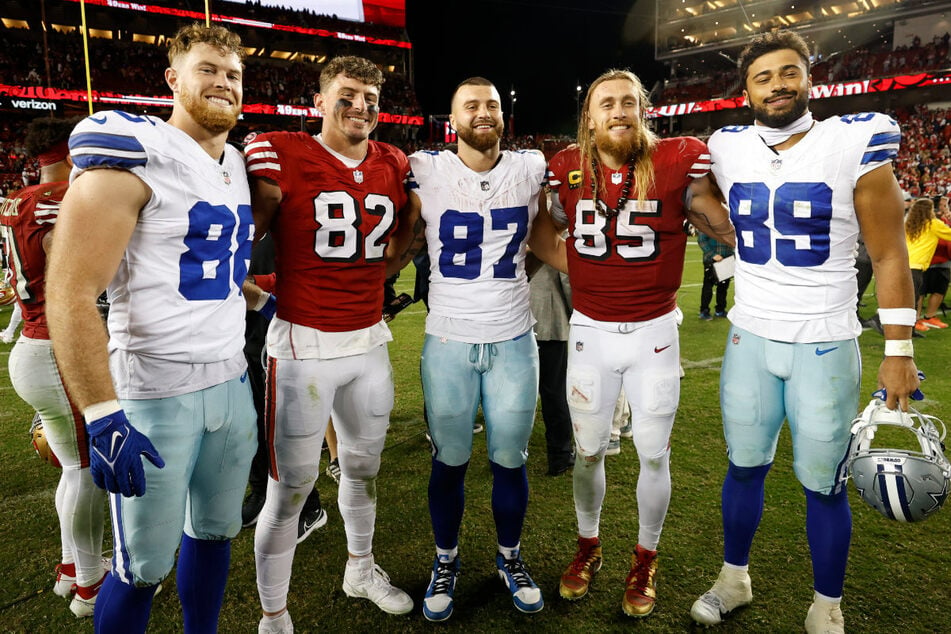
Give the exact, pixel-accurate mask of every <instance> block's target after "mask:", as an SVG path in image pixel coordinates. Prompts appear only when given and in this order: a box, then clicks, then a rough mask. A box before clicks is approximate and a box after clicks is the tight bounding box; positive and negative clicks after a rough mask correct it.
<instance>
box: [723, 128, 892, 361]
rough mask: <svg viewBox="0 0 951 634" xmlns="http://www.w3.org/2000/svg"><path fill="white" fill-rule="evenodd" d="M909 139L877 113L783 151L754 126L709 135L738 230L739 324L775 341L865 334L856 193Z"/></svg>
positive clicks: (735, 315)
mask: <svg viewBox="0 0 951 634" xmlns="http://www.w3.org/2000/svg"><path fill="white" fill-rule="evenodd" d="M900 140H901V132H900V130H899V128H898V124H897V123H895V121H894V120H892V119H891V118H890V117H888V116H886V115H883V114H879V113H875V112H869V113H864V114H854V115H846V116H842V117H832V118H829V119H826V120H824V121H819V122H817V123H816V124H815V125H814V126H813V128H812V129H811V130H810V131H809V132H808V133H807V134H806V135H805V136H804V137H803V138H802V139H801V140H800V141H799V142H798V143H797V144H796V145H795V146H793V147H792V148H790V149H788V150H781V151H778V152H776V151H774V150H773V149H771V148H770V147H768V146H767V145H766V143H765V141H763V139H762V138H761V137H760V136H759V135H758V134H757V133H756V130H755V128H754V127H753V126H728V127H725V128H721V129H720V130H717V131H716V132H715V133H714V134H713V136H711V137H710V140H709V142H708V145H709V147H710V156H711V159H712V162H713V173H714V176H715V177H716V180H717V184H718V185H719V186H720V189H721V190H722V191H723V195H724V196H725V197H726V199H727V202H728V204H729V207H730V219H731V220H732V222H733V225H734V227H735V228H736V240H737V248H736V258H737V263H736V274H735V275H736V287H735V288H736V290H735V302H736V305H735V306H734V308H733V309H732V310H731V311H730V315H729V317H730V321H732V322H733V323H734V324H736V325H737V326H738V327H740V328H743V329H745V330H748V331H750V332H752V333H754V334H756V335H759V336H761V337H765V338H767V339H773V340H776V341H787V342H797V343H812V342H818V341H837V340H842V339H851V338H853V337H857V336H858V335H859V333H860V332H861V326H860V325H859V322H858V319H857V318H856V314H855V302H856V293H857V286H856V279H855V278H856V272H855V255H854V252H855V243H856V238H857V236H858V233H859V225H858V220H857V219H856V216H855V207H854V206H853V196H854V191H855V186H856V183H857V182H858V180H859V178H860V177H861V176H863V175H864V174H866V173H868V172H870V171H872V170H874V169H876V168H878V167H881V166H882V165H885V164H888V163H889V162H891V161H892V160H893V159H894V158H895V155H896V154H897V152H898V145H899V142H900Z"/></svg>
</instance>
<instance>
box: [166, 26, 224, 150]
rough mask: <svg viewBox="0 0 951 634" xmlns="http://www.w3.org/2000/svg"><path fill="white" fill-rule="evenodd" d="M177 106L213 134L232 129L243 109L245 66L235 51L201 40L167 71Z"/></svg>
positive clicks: (167, 78)
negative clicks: (226, 50)
mask: <svg viewBox="0 0 951 634" xmlns="http://www.w3.org/2000/svg"><path fill="white" fill-rule="evenodd" d="M165 79H166V81H167V82H168V84H169V86H170V87H171V89H172V92H173V93H174V95H175V107H176V108H177V107H179V106H180V107H181V108H183V109H184V110H185V112H186V113H187V114H188V115H189V116H190V118H191V119H192V120H193V121H194V122H195V123H196V124H198V125H199V126H201V127H202V128H205V129H206V130H208V131H209V132H211V133H213V134H220V133H222V132H227V131H228V130H231V128H233V127H234V126H235V124H236V123H237V122H238V115H239V114H240V113H241V97H242V84H241V80H242V67H241V60H240V59H239V58H238V55H237V54H235V53H229V52H225V51H224V50H223V49H220V48H218V47H216V46H212V45H211V44H205V43H198V44H195V45H193V46H192V47H191V49H190V50H189V51H188V52H187V53H185V54H184V55H180V56H179V57H177V58H176V59H175V62H174V63H173V65H172V67H171V68H169V69H167V70H166V71H165Z"/></svg>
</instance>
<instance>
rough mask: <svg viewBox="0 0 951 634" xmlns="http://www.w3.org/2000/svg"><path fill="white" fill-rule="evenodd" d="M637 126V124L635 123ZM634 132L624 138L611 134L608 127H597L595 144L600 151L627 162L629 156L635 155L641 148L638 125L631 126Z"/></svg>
mask: <svg viewBox="0 0 951 634" xmlns="http://www.w3.org/2000/svg"><path fill="white" fill-rule="evenodd" d="M634 125H635V126H636V125H637V124H634ZM631 130H632V132H633V134H630V135H627V136H625V137H623V138H620V139H618V138H615V137H612V136H611V133H610V132H608V130H607V128H597V129H595V131H594V145H595V147H596V148H598V151H599V152H604V153H605V154H607V155H609V156H612V157H614V158H615V159H616V160H618V161H619V162H621V163H626V162H627V160H628V159H629V158H631V157H632V156H634V154H636V153H637V152H639V151H640V149H641V135H640V133H639V132H640V131H639V129H638V128H637V127H634V128H631Z"/></svg>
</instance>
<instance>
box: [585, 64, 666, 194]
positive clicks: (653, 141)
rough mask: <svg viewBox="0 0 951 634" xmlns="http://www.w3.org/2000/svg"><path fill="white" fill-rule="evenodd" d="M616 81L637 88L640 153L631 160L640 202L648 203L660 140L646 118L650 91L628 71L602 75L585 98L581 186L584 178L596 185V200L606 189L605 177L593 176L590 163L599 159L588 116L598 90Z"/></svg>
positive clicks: (636, 151) (635, 89) (635, 153)
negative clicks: (596, 157)
mask: <svg viewBox="0 0 951 634" xmlns="http://www.w3.org/2000/svg"><path fill="white" fill-rule="evenodd" d="M614 79H623V80H626V81H629V82H631V83H632V84H633V85H634V94H636V95H637V101H638V105H639V106H640V113H641V118H640V121H638V124H639V125H638V126H637V146H636V147H637V149H636V150H635V152H634V156H632V157H630V158H631V159H632V160H633V161H634V182H635V186H636V187H637V199H638V200H641V201H643V200H646V199H647V192H648V191H650V189H651V187H653V186H654V162H653V161H652V160H651V157H652V155H653V153H654V148H655V147H656V146H657V136H656V135H655V134H654V133H653V131H651V129H650V128H649V127H648V126H647V120H646V119H645V118H644V114H645V113H646V112H647V108H648V107H649V106H650V100H649V98H648V96H647V90H645V89H644V84H643V83H641V80H640V79H638V78H637V75H635V74H634V73H632V72H631V71H629V70H618V69H613V68H612V69H611V70H608V71H606V72H604V73H602V74H601V76H600V77H598V78H597V79H595V80H594V81H593V82H591V85H590V86H589V87H588V93H587V94H586V95H585V98H584V104H582V106H581V116H580V117H579V118H578V145H579V146H580V148H581V173H582V182H584V178H583V176H584V175H588V176H589V177H590V178H591V181H592V182H593V183H594V197H595V200H597V198H598V196H599V192H601V191H603V189H604V188H605V185H604V179H603V177H602V176H600V175H597V174H594V173H592V169H591V160H592V158H593V157H594V156H596V153H597V148H596V147H595V144H594V135H593V134H592V133H591V130H590V129H589V128H588V124H589V122H590V121H591V116H590V114H589V113H588V110H589V108H590V107H591V95H592V94H593V93H594V90H595V88H597V87H598V86H600V85H601V84H603V83H604V82H606V81H611V80H614Z"/></svg>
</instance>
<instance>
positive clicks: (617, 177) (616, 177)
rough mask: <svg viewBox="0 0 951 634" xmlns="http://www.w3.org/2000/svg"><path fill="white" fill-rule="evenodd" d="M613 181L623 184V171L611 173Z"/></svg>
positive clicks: (616, 183) (613, 182) (615, 183)
mask: <svg viewBox="0 0 951 634" xmlns="http://www.w3.org/2000/svg"><path fill="white" fill-rule="evenodd" d="M611 183H612V184H614V185H620V184H621V172H615V173H614V174H611Z"/></svg>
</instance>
